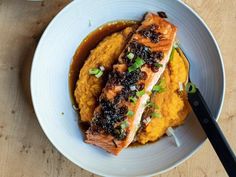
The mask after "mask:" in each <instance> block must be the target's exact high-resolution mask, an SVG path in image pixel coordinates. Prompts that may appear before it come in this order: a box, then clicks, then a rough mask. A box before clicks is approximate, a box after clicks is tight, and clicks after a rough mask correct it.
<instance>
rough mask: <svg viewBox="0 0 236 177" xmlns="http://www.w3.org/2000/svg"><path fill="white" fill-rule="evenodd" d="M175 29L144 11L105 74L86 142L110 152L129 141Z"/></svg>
mask: <svg viewBox="0 0 236 177" xmlns="http://www.w3.org/2000/svg"><path fill="white" fill-rule="evenodd" d="M176 32H177V28H176V27H175V26H174V25H173V24H171V23H169V22H168V21H166V20H165V19H164V18H161V17H160V16H158V14H157V13H147V14H146V15H145V17H144V20H143V21H142V23H141V25H140V26H139V27H138V29H137V30H136V32H135V33H134V34H133V36H132V37H131V39H130V41H129V42H128V44H127V46H126V47H125V49H124V51H123V52H122V53H121V55H120V56H119V58H118V61H117V63H116V64H115V65H114V66H113V71H112V72H111V73H110V74H109V78H108V81H107V83H106V86H105V87H104V88H103V91H102V94H101V95H100V97H99V105H98V107H97V108H96V109H95V111H94V117H93V119H92V122H91V126H90V128H89V129H88V130H87V131H86V140H85V142H86V143H89V144H93V145H96V146H98V147H100V148H103V149H104V150H106V151H107V152H110V153H112V154H114V155H118V154H119V153H120V152H121V151H122V150H123V149H124V148H126V147H127V146H128V145H129V144H130V143H132V141H133V139H134V137H135V134H136V132H137V130H138V128H139V126H140V121H141V117H142V114H143V112H144V109H145V105H146V104H147V102H148V101H149V98H150V93H151V91H152V88H153V86H154V85H155V84H156V83H157V82H158V80H159V79H160V76H161V75H162V73H163V72H164V70H165V67H166V65H167V63H168V61H169V58H170V54H171V51H172V48H173V44H174V41H175V37H176Z"/></svg>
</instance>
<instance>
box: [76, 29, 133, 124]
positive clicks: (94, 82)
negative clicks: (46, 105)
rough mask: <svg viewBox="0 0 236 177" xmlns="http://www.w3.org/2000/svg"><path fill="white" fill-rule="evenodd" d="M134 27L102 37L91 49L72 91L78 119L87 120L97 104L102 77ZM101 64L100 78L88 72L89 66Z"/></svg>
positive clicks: (102, 83)
mask: <svg viewBox="0 0 236 177" xmlns="http://www.w3.org/2000/svg"><path fill="white" fill-rule="evenodd" d="M133 31H134V28H132V27H127V28H125V29H124V30H123V31H121V32H117V33H114V34H112V35H110V36H108V37H106V38H104V39H103V40H102V41H101V42H100V43H99V44H98V46H97V47H96V48H95V49H94V50H92V51H91V53H90V55H89V57H88V59H87V60H86V62H85V64H84V65H83V67H82V69H81V70H80V74H79V79H78V81H77V82H76V89H75V91H74V96H75V100H76V102H77V104H78V106H79V110H80V119H81V121H82V122H89V121H91V119H92V117H93V112H94V109H95V107H96V106H97V98H98V97H99V96H100V94H101V91H102V88H103V87H104V84H105V82H104V79H106V76H107V73H108V72H109V71H111V69H112V66H113V63H114V62H115V61H116V60H117V59H118V57H119V55H120V53H121V52H122V50H123V49H124V47H125V45H126V43H127V41H128V39H129V37H130V34H131V32H133ZM99 66H103V67H104V68H105V73H104V74H103V75H102V77H100V78H96V77H94V76H93V75H90V74H89V70H90V69H91V68H98V67H99Z"/></svg>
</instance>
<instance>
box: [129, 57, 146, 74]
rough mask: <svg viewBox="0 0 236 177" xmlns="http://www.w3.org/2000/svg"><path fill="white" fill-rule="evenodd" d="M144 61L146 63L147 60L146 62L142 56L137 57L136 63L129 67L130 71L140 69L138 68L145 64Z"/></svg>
mask: <svg viewBox="0 0 236 177" xmlns="http://www.w3.org/2000/svg"><path fill="white" fill-rule="evenodd" d="M144 63H145V62H144V60H143V59H142V58H140V57H137V58H136V59H135V62H134V64H133V65H132V66H130V67H128V71H129V72H133V71H135V70H136V69H138V68H140V67H141V66H143V64H144Z"/></svg>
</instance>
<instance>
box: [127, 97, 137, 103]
mask: <svg viewBox="0 0 236 177" xmlns="http://www.w3.org/2000/svg"><path fill="white" fill-rule="evenodd" d="M129 100H130V101H131V102H132V103H136V101H137V98H136V97H132V96H131V97H129Z"/></svg>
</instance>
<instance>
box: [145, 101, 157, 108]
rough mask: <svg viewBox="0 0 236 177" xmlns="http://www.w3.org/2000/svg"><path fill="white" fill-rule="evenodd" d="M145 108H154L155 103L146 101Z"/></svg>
mask: <svg viewBox="0 0 236 177" xmlns="http://www.w3.org/2000/svg"><path fill="white" fill-rule="evenodd" d="M145 107H155V103H153V102H150V101H148V102H147V104H146V105H145Z"/></svg>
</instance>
